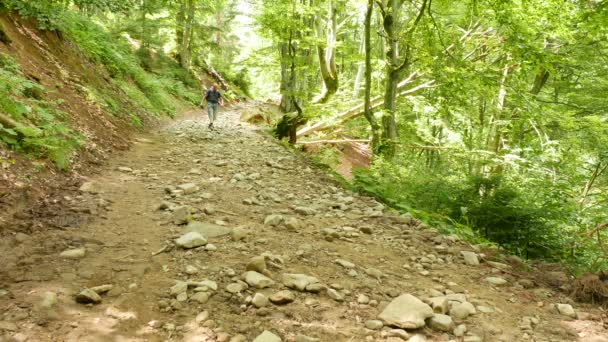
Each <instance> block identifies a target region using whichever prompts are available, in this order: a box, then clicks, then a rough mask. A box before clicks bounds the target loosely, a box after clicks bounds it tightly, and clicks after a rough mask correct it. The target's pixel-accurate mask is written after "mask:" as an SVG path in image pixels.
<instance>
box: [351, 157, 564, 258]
mask: <svg viewBox="0 0 608 342" xmlns="http://www.w3.org/2000/svg"><path fill="white" fill-rule="evenodd" d="M454 171H455V170H452V171H451V172H448V171H440V170H438V169H434V170H430V169H429V168H427V167H425V166H415V165H407V164H394V163H388V162H383V161H381V160H378V161H376V163H375V164H374V166H373V167H372V168H371V169H369V170H357V171H356V172H355V182H354V183H355V185H356V187H357V188H358V189H359V190H363V191H366V192H369V193H371V194H374V195H375V196H376V197H378V198H380V199H382V200H383V201H385V202H386V203H388V204H389V205H391V206H393V207H395V208H398V209H401V210H405V211H410V212H412V211H415V212H418V213H423V214H424V215H426V216H427V219H431V220H433V222H432V224H433V225H443V226H444V227H446V229H447V230H453V229H454V228H455V227H456V226H459V227H460V229H462V227H463V226H467V227H470V229H469V230H471V229H472V231H473V232H475V233H476V234H475V235H477V237H475V238H476V239H477V238H483V239H487V240H489V241H493V242H495V243H499V244H500V245H502V246H503V247H505V248H507V249H508V250H510V251H512V252H513V253H516V254H519V255H521V256H524V257H530V258H545V259H551V260H555V259H562V258H563V255H562V254H563V250H564V248H565V247H567V245H568V244H569V243H571V241H569V240H568V239H566V238H564V236H563V234H559V233H558V232H560V231H561V230H559V229H557V227H556V226H555V225H556V224H558V223H559V222H563V221H564V220H568V219H570V217H568V213H567V210H564V209H565V208H567V206H564V203H562V202H559V203H557V201H559V198H562V196H559V194H558V193H557V192H556V191H555V188H554V187H550V186H547V184H535V185H532V184H529V183H526V180H525V179H524V178H523V177H518V176H517V175H513V174H508V175H507V176H488V177H484V176H480V175H469V176H467V175H466V174H463V173H461V174H459V173H457V172H454ZM527 176H528V177H530V175H527ZM537 182H539V183H542V182H543V180H542V179H541V180H537ZM530 189H534V190H535V191H534V192H532V191H531V190H530ZM427 213H434V214H432V215H430V214H427ZM441 221H443V223H441ZM446 223H448V224H446ZM464 231H467V230H466V229H465V230H464Z"/></svg>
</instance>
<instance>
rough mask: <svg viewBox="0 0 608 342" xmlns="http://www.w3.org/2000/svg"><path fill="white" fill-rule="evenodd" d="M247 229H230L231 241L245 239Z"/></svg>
mask: <svg viewBox="0 0 608 342" xmlns="http://www.w3.org/2000/svg"><path fill="white" fill-rule="evenodd" d="M247 234H248V233H247V230H245V229H243V228H239V227H237V228H234V229H233V230H232V240H233V241H241V240H245V238H246V237H247Z"/></svg>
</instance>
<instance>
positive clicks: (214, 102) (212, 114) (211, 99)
mask: <svg viewBox="0 0 608 342" xmlns="http://www.w3.org/2000/svg"><path fill="white" fill-rule="evenodd" d="M205 100H207V112H208V114H209V128H210V129H213V122H214V121H215V119H217V111H218V105H220V106H223V105H224V98H223V97H222V93H220V91H219V90H218V86H217V84H214V85H213V87H212V88H211V89H209V90H207V92H205ZM202 105H203V101H201V107H202Z"/></svg>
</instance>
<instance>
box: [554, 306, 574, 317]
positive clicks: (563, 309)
mask: <svg viewBox="0 0 608 342" xmlns="http://www.w3.org/2000/svg"><path fill="white" fill-rule="evenodd" d="M557 311H559V313H560V314H562V315H564V316H567V317H570V318H576V312H575V311H574V308H572V305H570V304H557Z"/></svg>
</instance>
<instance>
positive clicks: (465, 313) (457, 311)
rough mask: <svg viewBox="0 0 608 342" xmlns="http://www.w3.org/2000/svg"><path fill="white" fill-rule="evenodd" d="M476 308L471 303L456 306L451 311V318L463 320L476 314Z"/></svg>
mask: <svg viewBox="0 0 608 342" xmlns="http://www.w3.org/2000/svg"><path fill="white" fill-rule="evenodd" d="M476 313H477V310H476V309H475V306H474V305H473V304H471V303H469V302H462V303H458V304H454V305H453V306H452V309H450V316H452V317H453V318H454V319H457V320H463V319H466V318H467V317H469V316H470V315H473V314H476Z"/></svg>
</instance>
